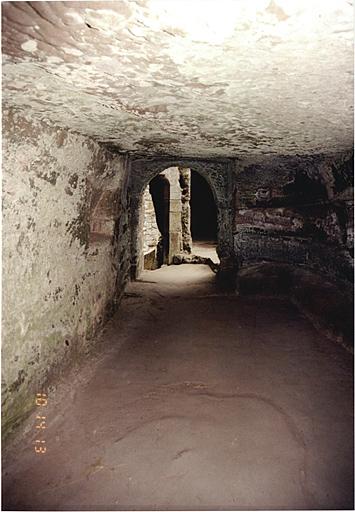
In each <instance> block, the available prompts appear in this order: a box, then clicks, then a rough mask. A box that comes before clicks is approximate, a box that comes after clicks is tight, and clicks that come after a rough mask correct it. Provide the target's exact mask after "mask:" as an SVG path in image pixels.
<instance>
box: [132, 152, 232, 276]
mask: <svg viewBox="0 0 355 512" xmlns="http://www.w3.org/2000/svg"><path fill="white" fill-rule="evenodd" d="M233 166H234V163H233V162H232V161H230V160H219V161H205V160H199V159H188V158H144V159H139V158H138V159H135V160H133V161H132V172H131V176H130V182H129V192H128V193H129V198H130V216H131V218H130V225H131V278H132V279H137V278H138V276H139V274H140V271H141V269H142V261H141V253H142V250H141V249H142V248H141V240H140V237H139V233H140V228H141V223H142V218H141V217H142V216H141V215H140V212H141V210H142V196H143V191H144V189H145V187H146V186H147V184H148V183H149V182H150V180H151V179H152V178H154V177H155V176H156V175H158V174H160V173H161V172H163V171H164V170H165V169H167V168H169V167H181V168H190V169H192V170H194V171H196V172H198V173H199V174H201V175H202V176H203V177H204V178H205V179H206V181H207V183H208V184H209V186H210V188H211V190H212V194H213V197H214V200H215V203H216V208H217V253H218V256H219V259H220V269H219V273H218V277H219V278H220V279H222V280H223V281H224V282H229V283H231V284H232V283H233V282H234V275H235V260H234V256H233V235H232V231H233V230H232V223H233V212H232V199H233V190H234V173H233V169H234V167H233Z"/></svg>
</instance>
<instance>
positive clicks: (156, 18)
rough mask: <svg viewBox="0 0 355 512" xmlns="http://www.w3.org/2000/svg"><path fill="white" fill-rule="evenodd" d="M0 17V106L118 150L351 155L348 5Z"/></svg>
mask: <svg viewBox="0 0 355 512" xmlns="http://www.w3.org/2000/svg"><path fill="white" fill-rule="evenodd" d="M2 16H3V46H2V49H3V58H4V64H3V99H4V102H5V103H6V104H9V105H15V106H16V107H17V108H21V109H22V110H23V111H24V112H27V113H31V115H33V116H35V117H37V118H38V119H41V120H45V121H50V122H52V123H54V124H56V125H59V126H63V127H69V128H71V129H73V130H76V131H77V132H79V133H82V134H86V135H89V136H92V137H94V138H96V139H97V140H98V141H102V142H105V143H106V144H108V145H110V146H112V147H115V148H116V149H118V150H119V151H130V152H132V151H133V152H137V153H139V154H142V155H145V154H151V155H158V154H164V155H177V156H179V157H182V156H185V157H200V158H205V159H207V158H219V157H233V158H234V157H237V158H254V157H256V156H259V157H263V155H266V156H268V155H270V154H283V155H296V154H298V155H302V154H305V155H307V154H310V153H322V152H334V151H345V150H348V149H349V148H351V147H352V144H353V92H352V90H353V88H352V83H353V41H352V33H353V27H352V18H353V13H352V5H351V2H348V1H346V0H337V1H336V2H329V1H322V2H312V1H308V0H297V2H296V1H292V0H291V1H290V0H289V1H287V0H253V2H250V1H249V0H238V1H233V0H219V1H218V2H210V1H208V0H203V1H202V2H201V1H199V0H194V1H193V2H185V1H181V0H163V1H161V0H160V1H159V0H139V1H134V2H132V1H129V0H118V1H116V2H4V3H3V4H2Z"/></svg>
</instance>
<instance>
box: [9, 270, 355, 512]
mask: <svg viewBox="0 0 355 512" xmlns="http://www.w3.org/2000/svg"><path fill="white" fill-rule="evenodd" d="M100 343H101V346H102V350H101V353H99V354H98V355H96V356H95V357H92V356H91V357H90V358H89V359H88V360H87V362H86V363H85V364H84V366H83V367H82V369H81V370H80V372H76V373H74V376H73V377H72V380H71V381H69V382H68V381H67V382H63V383H62V385H61V386H60V387H59V389H58V390H57V391H55V392H54V393H53V395H51V393H49V403H48V406H47V410H46V413H47V418H48V428H47V430H46V434H45V437H46V444H47V453H46V454H45V455H36V454H35V453H34V450H33V444H32V443H33V440H34V439H35V434H34V430H35V429H34V425H35V417H34V416H33V417H32V419H30V422H29V423H28V424H27V425H28V426H27V433H26V434H24V435H23V436H22V437H21V439H19V440H18V441H17V445H15V449H14V450H13V451H12V452H11V453H10V455H9V454H8V456H7V457H8V458H7V460H6V465H5V467H4V471H5V477H4V492H5V502H4V503H3V508H4V509H18V510H23V509H25V510H26V509H29V510H119V509H126V510H127V509H147V510H154V509H160V510H169V509H180V510H181V509H195V510H198V509H213V510H216V509H258V508H264V509H265V508H266V509H268V508H272V509H287V508H291V509H299V508H308V509H314V508H321V509H327V508H337V509H339V508H352V505H353V502H352V496H353V493H352V481H353V474H352V463H353V457H352V454H353V448H352V439H353V429H352V359H351V356H350V354H349V353H347V352H346V351H345V350H344V349H343V348H342V347H340V346H338V345H336V344H333V343H332V342H330V341H329V340H327V339H325V338H323V337H322V336H321V335H320V334H318V333H317V332H316V331H315V330H314V329H313V327H312V326H311V325H310V324H309V323H308V321H307V320H305V319H303V318H302V317H301V316H300V314H299V313H298V312H297V310H296V309H295V308H294V307H293V306H291V305H290V304H288V303H286V302H284V301H282V300H276V299H265V298H263V299H262V298H256V297H254V298H248V299H246V298H240V297H236V296H234V295H223V294H219V293H218V292H217V291H216V290H215V288H214V274H213V273H212V272H211V271H210V269H209V268H208V267H204V266H200V265H180V266H177V267H164V268H162V269H160V270H157V271H153V272H149V271H147V272H145V273H144V275H143V279H142V280H141V281H140V282H136V283H132V284H131V285H130V286H129V288H128V289H127V294H126V297H125V299H124V301H123V303H122V307H121V308H120V311H119V312H118V314H117V315H116V317H115V318H114V319H113V320H112V321H111V322H110V324H109V325H108V326H107V327H106V330H105V335H104V336H103V338H102V340H101V341H100ZM31 421H32V424H31ZM32 427H33V428H32Z"/></svg>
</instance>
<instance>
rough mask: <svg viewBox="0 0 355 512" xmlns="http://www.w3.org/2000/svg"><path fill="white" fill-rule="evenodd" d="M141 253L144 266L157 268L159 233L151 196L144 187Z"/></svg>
mask: <svg viewBox="0 0 355 512" xmlns="http://www.w3.org/2000/svg"><path fill="white" fill-rule="evenodd" d="M143 209H144V215H143V254H144V267H145V268H149V269H154V268H157V250H158V242H159V240H160V237H161V234H160V231H159V228H158V225H157V220H156V215H155V209H154V203H153V198H152V196H151V194H150V192H149V186H148V187H146V189H145V191H144V194H143Z"/></svg>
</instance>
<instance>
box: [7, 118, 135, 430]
mask: <svg viewBox="0 0 355 512" xmlns="http://www.w3.org/2000/svg"><path fill="white" fill-rule="evenodd" d="M129 167H130V162H129V159H128V158H126V157H122V156H117V155H115V156H114V155H112V154H111V153H109V152H107V151H106V150H104V149H103V148H102V146H100V145H99V144H97V143H96V142H94V141H93V140H91V139H90V138H87V137H83V136H80V135H77V134H75V133H72V132H69V131H66V130H64V129H57V128H55V127H53V126H48V125H46V124H44V123H39V122H37V121H33V120H31V119H29V118H26V117H24V115H23V114H20V113H19V112H15V111H13V110H4V112H3V203H4V204H3V344H2V356H3V373H2V375H3V382H2V386H3V394H2V399H3V433H4V435H5V436H6V435H7V433H8V432H10V431H11V429H12V428H13V427H15V426H16V424H17V423H19V422H20V421H21V419H23V418H24V417H25V416H26V414H27V413H28V412H29V411H30V410H31V409H32V407H33V405H34V397H35V393H37V392H39V391H41V389H42V387H43V386H44V385H45V384H46V382H48V381H49V379H50V377H51V376H53V375H55V374H56V372H59V368H65V366H66V364H65V363H66V362H68V363H69V361H71V362H73V360H75V359H76V358H80V357H81V356H82V355H83V354H85V353H86V352H87V351H88V350H89V349H90V345H91V342H92V338H93V335H94V334H95V332H97V330H98V328H99V327H100V326H101V325H102V324H103V322H104V321H105V319H106V318H107V317H108V316H110V314H111V313H112V311H113V310H114V309H115V307H116V306H117V304H118V302H119V300H120V297H121V295H122V293H123V289H124V285H125V283H126V281H127V277H128V272H129V258H130V255H129V250H130V239H129V237H130V230H129V229H128V205H127V181H128V174H129Z"/></svg>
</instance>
